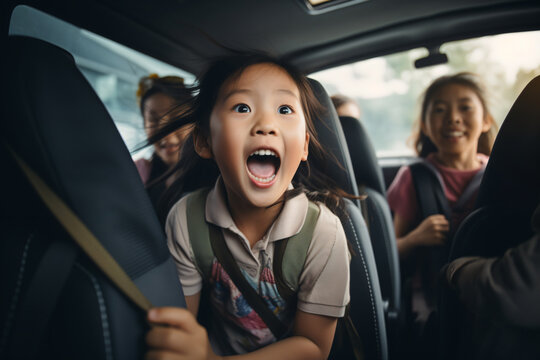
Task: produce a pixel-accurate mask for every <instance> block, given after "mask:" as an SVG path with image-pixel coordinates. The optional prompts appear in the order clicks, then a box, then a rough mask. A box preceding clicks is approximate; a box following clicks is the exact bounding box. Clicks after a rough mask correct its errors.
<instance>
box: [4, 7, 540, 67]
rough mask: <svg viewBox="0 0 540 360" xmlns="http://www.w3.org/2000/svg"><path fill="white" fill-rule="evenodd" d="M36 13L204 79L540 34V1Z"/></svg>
mask: <svg viewBox="0 0 540 360" xmlns="http://www.w3.org/2000/svg"><path fill="white" fill-rule="evenodd" d="M17 4H27V5H29V6H32V7H35V8H37V9H40V10H43V11H45V12H48V13H49V14H52V15H55V16H57V17H59V18H61V19H63V20H65V21H68V22H70V23H72V24H74V25H76V26H79V27H81V28H85V29H87V30H90V31H92V32H95V33H97V34H100V35H102V36H104V37H107V38H109V39H111V40H114V41H117V42H119V43H121V44H123V45H126V46H128V47H131V48H133V49H135V50H138V51H141V52H143V53H146V54H148V55H150V56H152V57H154V58H157V59H159V60H162V61H164V62H167V63H170V64H172V65H175V66H178V67H180V68H183V69H185V70H187V71H190V72H192V73H194V74H198V73H200V71H201V70H202V69H204V67H205V65H206V62H207V61H208V60H210V59H212V58H215V57H216V56H220V55H223V54H226V53H227V52H229V51H230V50H228V49H229V48H230V49H236V50H262V51H266V52H270V53H272V54H274V55H276V56H280V57H283V58H286V59H288V60H290V61H292V62H293V63H295V64H296V65H297V66H298V67H299V68H300V69H301V70H302V71H304V72H306V73H310V72H313V71H316V70H321V69H324V68H328V67H332V66H336V65H339V64H344V63H347V62H351V61H354V60H361V59H365V58H370V57H373V56H380V55H384V54H387V53H391V52H396V51H401V50H407V49H410V48H413V47H418V46H427V45H431V44H435V45H438V44H440V43H442V42H444V41H449V40H457V39H462V38H467V37H472V36H479V35H489V34H495V33H499V32H512V31H522V30H532V29H538V28H540V20H539V19H540V1H517V0H515V1H509V0H506V1H504V0H501V1H493V0H491V1H489V0H476V1H470V0H453V1H436V0H410V1H401V0H368V1H365V2H361V3H356V4H354V5H351V6H347V7H344V8H341V9H337V10H334V11H329V12H326V13H322V14H317V15H312V14H310V13H309V12H308V11H307V8H306V6H305V4H304V2H303V0H228V1H210V0H159V1H148V0H130V1H127V0H78V1H71V0H69V1H67V0H56V1H53V0H49V1H39V0H35V1H26V2H24V3H21V2H11V5H12V7H13V6H15V5H17Z"/></svg>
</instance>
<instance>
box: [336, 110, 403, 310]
mask: <svg viewBox="0 0 540 360" xmlns="http://www.w3.org/2000/svg"><path fill="white" fill-rule="evenodd" d="M339 120H340V122H341V126H342V127H343V132H344V134H345V138H346V140H347V145H348V147H349V154H350V156H351V160H352V165H353V168H354V175H355V178H356V182H357V184H358V187H359V189H361V191H362V192H363V193H365V194H366V195H367V198H366V200H365V202H366V206H367V214H366V215H367V218H366V222H367V224H368V228H369V234H370V237H371V244H372V246H373V252H374V254H375V260H376V263H377V273H378V274H379V281H380V284H381V293H382V297H383V300H384V301H385V302H386V303H387V310H386V313H387V317H389V318H391V319H395V318H397V317H398V314H399V304H400V291H401V289H400V273H399V259H398V253H397V246H396V235H395V233H394V225H393V222H392V213H391V212H390V207H389V205H388V202H387V200H386V190H385V185H384V179H383V174H382V170H381V167H380V166H379V163H378V162H377V156H376V153H375V149H374V147H373V145H372V143H371V140H370V139H369V136H368V134H367V132H366V131H365V129H364V126H363V125H362V123H361V122H360V121H359V120H358V119H355V118H353V117H348V116H340V117H339Z"/></svg>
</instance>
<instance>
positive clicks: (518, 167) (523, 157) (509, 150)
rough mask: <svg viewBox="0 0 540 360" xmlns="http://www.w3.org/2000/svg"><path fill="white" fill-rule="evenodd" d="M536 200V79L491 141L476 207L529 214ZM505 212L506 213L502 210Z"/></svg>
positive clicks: (539, 140) (539, 175) (539, 195)
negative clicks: (490, 149) (489, 153)
mask: <svg viewBox="0 0 540 360" xmlns="http://www.w3.org/2000/svg"><path fill="white" fill-rule="evenodd" d="M539 201H540V76H537V77H536V78H534V79H533V80H531V81H530V82H529V84H528V85H527V86H526V87H525V89H524V90H523V91H522V92H521V94H520V95H519V96H518V98H517V99H516V101H515V102H514V105H513V106H512V108H511V109H510V111H509V112H508V115H507V116H506V119H505V120H504V122H503V124H502V126H501V129H500V131H499V133H498V135H497V138H496V140H495V144H494V146H493V151H492V153H491V156H490V158H489V162H488V165H487V168H486V171H485V174H484V178H483V181H482V184H481V186H480V191H479V194H478V200H477V207H484V206H488V207H495V208H497V209H507V210H508V213H515V212H519V213H523V214H525V215H527V214H528V216H529V217H530V215H531V214H532V212H533V210H534V208H535V207H536V205H537V204H538V202H539ZM505 212H506V211H505Z"/></svg>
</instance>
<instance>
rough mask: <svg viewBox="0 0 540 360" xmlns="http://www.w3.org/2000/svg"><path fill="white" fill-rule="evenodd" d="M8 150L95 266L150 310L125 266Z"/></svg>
mask: <svg viewBox="0 0 540 360" xmlns="http://www.w3.org/2000/svg"><path fill="white" fill-rule="evenodd" d="M6 147H7V148H8V150H9V152H10V153H11V155H12V156H13V158H14V159H15V161H16V162H17V164H18V165H19V167H20V168H21V170H22V171H23V173H24V174H25V175H26V177H27V178H28V180H29V181H30V183H31V184H32V186H33V187H34V189H35V190H36V192H37V193H38V195H39V197H40V198H41V199H42V200H43V202H44V203H45V205H46V206H47V207H48V208H49V210H50V211H51V212H52V213H53V215H54V216H55V217H56V219H57V220H58V221H59V222H60V224H62V226H63V227H64V229H66V231H67V232H68V233H69V234H70V235H71V238H72V239H73V240H74V241H75V242H76V243H77V244H78V245H79V247H80V248H81V249H82V250H83V251H84V252H85V253H86V255H88V257H89V258H90V259H91V260H92V261H93V262H94V263H95V264H96V266H97V267H98V268H99V269H101V271H103V273H105V275H106V276H107V277H108V278H109V280H110V281H112V282H113V283H114V284H115V285H116V286H117V287H118V289H120V291H122V292H123V293H124V295H126V296H127V297H128V298H129V299H130V300H131V301H133V302H134V303H135V304H136V305H137V306H138V307H140V308H141V309H142V310H144V311H148V310H149V309H150V308H151V307H152V304H151V303H150V301H149V300H148V299H147V298H146V297H145V296H144V295H143V294H142V293H141V291H140V290H139V288H137V286H136V285H135V284H134V283H133V281H132V280H131V279H130V278H129V276H128V275H127V274H126V273H125V271H124V269H122V267H121V266H120V265H118V263H117V262H116V260H114V258H113V257H112V256H111V254H109V252H108V251H107V250H106V249H105V248H104V247H103V245H101V243H100V242H99V240H98V239H97V238H96V237H95V236H94V234H92V232H91V231H90V230H89V229H88V228H87V227H86V225H85V224H84V223H83V222H82V221H81V220H80V219H79V217H78V216H77V215H75V213H74V212H73V211H72V210H71V209H70V208H69V207H68V206H67V205H66V203H65V202H64V201H63V200H62V199H61V198H60V197H58V195H56V194H55V193H54V191H53V190H52V189H51V188H49V186H47V184H45V182H44V181H43V180H42V179H41V178H40V177H39V175H38V174H36V173H35V172H34V171H33V170H32V169H31V168H30V167H29V166H28V165H27V164H26V163H25V162H24V160H22V159H21V158H20V157H19V156H18V155H17V154H16V153H15V151H14V150H13V149H12V148H11V147H9V146H8V145H7V144H6Z"/></svg>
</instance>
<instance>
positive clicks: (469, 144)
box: [388, 73, 496, 323]
mask: <svg viewBox="0 0 540 360" xmlns="http://www.w3.org/2000/svg"><path fill="white" fill-rule="evenodd" d="M484 93H485V92H484V90H483V88H482V86H481V85H480V83H479V82H478V80H477V79H476V77H475V75H473V74H470V73H458V74H456V75H452V76H443V77H440V78H438V79H436V80H435V81H434V82H433V83H432V84H431V85H430V86H429V87H428V88H427V89H426V91H425V92H424V96H423V101H422V105H421V114H420V121H419V125H420V126H419V129H418V131H417V134H416V136H415V145H416V150H417V153H418V155H419V156H420V157H421V158H423V159H425V161H426V162H427V163H429V164H431V165H433V168H434V169H436V171H437V173H438V174H439V175H440V177H441V178H442V180H443V185H444V186H443V188H444V189H443V190H444V194H445V197H446V198H447V200H448V204H449V207H450V209H451V211H452V214H451V218H450V219H447V218H446V217H445V216H444V215H442V214H436V215H431V216H429V217H427V218H425V219H423V218H421V212H420V209H419V206H418V202H417V194H416V191H415V187H414V185H413V178H412V176H411V170H410V169H409V167H408V166H405V167H403V168H401V169H400V170H399V172H398V174H397V175H396V178H395V180H394V181H393V183H392V184H391V186H390V188H389V190H388V202H389V204H390V208H391V209H392V211H393V212H394V228H395V232H396V237H397V246H398V252H399V256H400V259H401V260H402V262H404V263H407V262H409V263H410V262H411V260H412V262H413V264H412V265H413V267H414V269H413V272H414V274H413V275H412V277H413V278H412V311H413V313H415V314H416V315H417V319H416V320H417V321H418V322H419V323H424V322H425V321H426V320H427V318H428V316H429V314H430V313H431V311H432V310H434V308H435V305H436V300H435V299H433V298H430V297H429V296H425V294H426V290H432V289H427V288H426V287H427V286H430V285H428V284H425V283H424V284H422V283H421V282H422V281H423V280H421V278H422V276H421V275H420V274H419V272H420V269H421V268H422V263H423V262H426V261H427V259H426V258H427V257H429V256H430V253H429V252H426V251H424V252H422V251H419V250H421V249H423V250H429V249H435V248H437V247H441V246H442V245H443V244H444V243H445V242H446V241H448V240H449V239H448V231H449V229H450V227H452V228H453V229H456V228H457V227H458V225H459V224H460V222H461V221H462V220H463V219H464V218H465V216H466V215H467V214H468V213H469V212H470V211H471V209H472V207H473V206H474V201H475V199H476V193H477V190H478V188H476V189H474V192H473V194H474V195H473V196H471V197H470V198H468V200H467V201H466V204H465V205H464V206H460V208H459V209H458V208H457V207H456V206H455V205H456V203H457V202H458V199H459V198H460V196H461V195H462V193H463V192H464V189H465V188H466V187H467V185H468V184H469V182H471V179H473V177H474V176H475V175H476V174H477V173H478V172H479V171H480V170H481V169H482V168H484V167H485V165H486V163H487V160H488V156H489V154H490V153H491V148H492V145H493V140H494V137H495V132H496V125H495V123H494V120H493V117H492V116H491V114H490V112H489V110H488V107H487V102H486V97H485V95H484ZM432 272H434V274H433V276H434V277H436V274H437V272H438V269H432ZM429 292H430V293H434V292H433V291H429Z"/></svg>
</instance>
